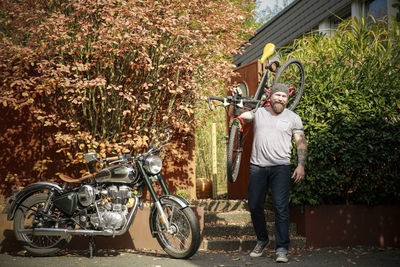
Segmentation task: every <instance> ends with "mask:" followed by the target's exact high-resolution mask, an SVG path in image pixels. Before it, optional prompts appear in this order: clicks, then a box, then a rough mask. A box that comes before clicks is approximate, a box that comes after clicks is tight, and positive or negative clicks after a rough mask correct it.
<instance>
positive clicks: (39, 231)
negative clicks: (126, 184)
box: [17, 197, 139, 236]
mask: <svg viewBox="0 0 400 267" xmlns="http://www.w3.org/2000/svg"><path fill="white" fill-rule="evenodd" d="M138 204H139V200H138V198H137V197H136V199H135V204H134V206H133V208H132V210H131V212H130V213H129V217H128V221H127V223H126V224H125V225H124V227H122V228H121V230H118V231H114V230H112V229H106V230H103V231H98V230H85V229H66V228H33V229H18V230H17V231H18V232H19V233H22V234H32V235H36V236H38V235H39V236H40V235H48V236H65V235H87V236H117V235H123V234H124V233H125V232H126V231H127V230H128V229H129V227H130V226H131V224H132V222H133V218H134V216H135V213H136V211H137V208H138Z"/></svg>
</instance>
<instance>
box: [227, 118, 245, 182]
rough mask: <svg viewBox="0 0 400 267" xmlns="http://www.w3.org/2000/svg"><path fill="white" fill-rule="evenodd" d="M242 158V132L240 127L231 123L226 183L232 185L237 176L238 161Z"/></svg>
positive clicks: (235, 123)
mask: <svg viewBox="0 0 400 267" xmlns="http://www.w3.org/2000/svg"><path fill="white" fill-rule="evenodd" d="M241 158H242V132H241V131H240V125H238V123H237V122H233V123H232V126H231V128H230V130H229V140H228V152H227V162H226V165H227V176H228V181H229V182H231V183H234V182H235V181H236V178H237V176H238V174H239V167H240V160H241Z"/></svg>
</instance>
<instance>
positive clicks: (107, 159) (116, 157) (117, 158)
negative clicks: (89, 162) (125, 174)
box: [105, 156, 119, 161]
mask: <svg viewBox="0 0 400 267" xmlns="http://www.w3.org/2000/svg"><path fill="white" fill-rule="evenodd" d="M105 160H106V161H115V160H119V157H118V156H115V157H108V158H105Z"/></svg>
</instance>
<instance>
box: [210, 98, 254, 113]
mask: <svg viewBox="0 0 400 267" xmlns="http://www.w3.org/2000/svg"><path fill="white" fill-rule="evenodd" d="M211 100H217V101H220V102H223V103H224V106H229V105H230V104H231V103H232V102H233V103H235V104H236V105H237V106H238V107H239V108H243V107H244V105H243V104H252V105H257V104H258V103H259V102H260V100H256V99H248V98H242V97H240V96H239V97H232V96H228V97H226V98H225V97H217V96H209V97H208V98H207V101H208V107H209V108H210V110H211V111H213V110H214V108H213V107H212V105H211Z"/></svg>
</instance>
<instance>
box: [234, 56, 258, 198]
mask: <svg viewBox="0 0 400 267" xmlns="http://www.w3.org/2000/svg"><path fill="white" fill-rule="evenodd" d="M235 71H236V72H237V73H239V74H240V75H239V76H237V77H235V79H233V82H238V83H239V82H243V83H245V84H246V85H247V88H248V91H249V92H248V94H249V96H254V94H255V92H256V90H257V86H258V83H259V81H260V76H261V74H260V73H261V72H260V71H261V64H260V63H259V61H258V60H256V61H253V62H250V63H249V64H246V65H244V66H241V67H239V68H237V69H236V70H235ZM243 133H244V134H243V136H244V138H243V154H242V160H241V163H240V170H239V175H238V178H237V180H236V181H235V182H234V183H230V182H228V198H229V199H247V184H248V182H249V167H250V154H251V145H252V143H253V124H246V125H245V127H244V132H243Z"/></svg>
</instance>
